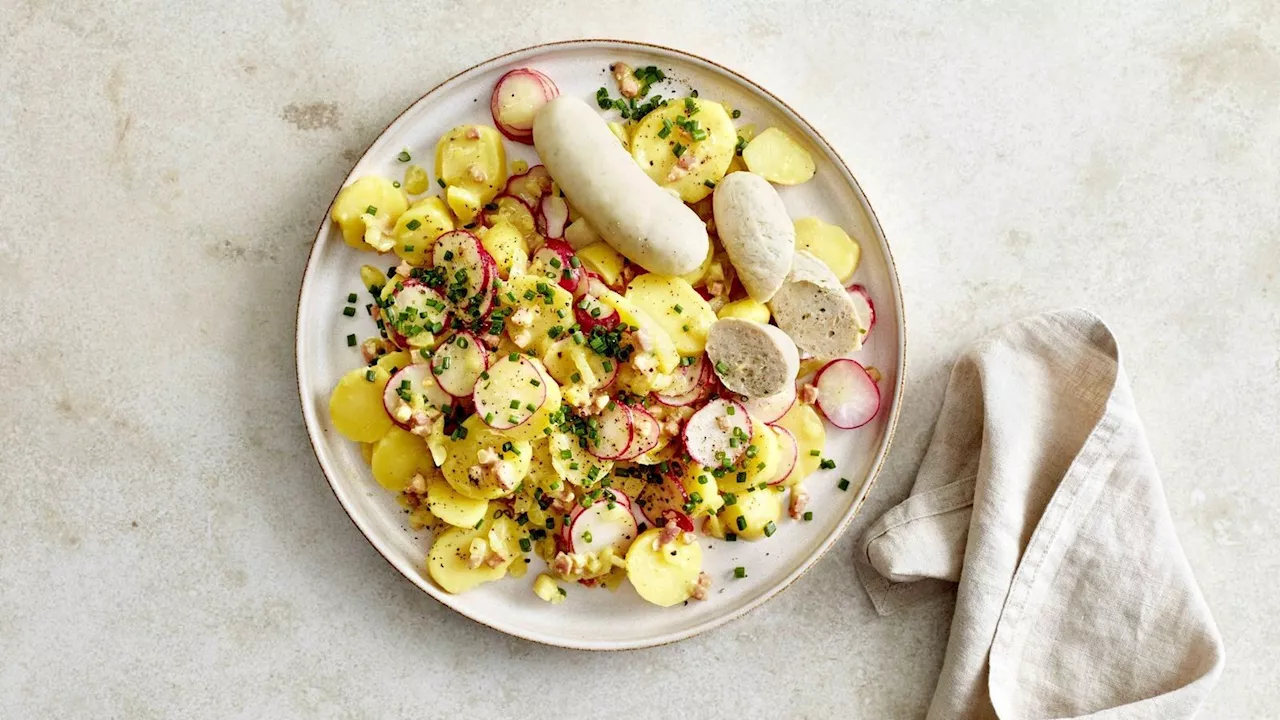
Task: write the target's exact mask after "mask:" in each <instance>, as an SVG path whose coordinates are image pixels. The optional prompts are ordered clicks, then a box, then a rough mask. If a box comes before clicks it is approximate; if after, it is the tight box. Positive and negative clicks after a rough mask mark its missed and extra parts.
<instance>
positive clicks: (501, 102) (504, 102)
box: [489, 68, 560, 145]
mask: <svg viewBox="0 0 1280 720" xmlns="http://www.w3.org/2000/svg"><path fill="white" fill-rule="evenodd" d="M559 94H560V91H559V89H558V88H556V84H555V83H554V82H552V81H551V79H550V78H548V77H547V76H546V75H543V74H542V73H540V72H538V71H537V70H533V69H530V68H519V69H517V70H512V71H511V72H508V73H507V74H506V75H503V76H502V77H501V78H499V79H498V83H497V84H496V85H495V86H494V88H493V95H491V96H490V98H489V112H490V114H492V115H493V124H494V125H496V126H497V127H498V130H499V131H501V132H502V134H503V135H506V136H507V138H508V139H511V140H514V141H516V142H521V143H524V144H526V145H532V144H533V116H534V115H536V114H537V113H538V110H539V109H540V108H541V107H542V106H543V105H546V104H547V102H548V101H550V100H551V99H552V98H554V97H556V96H557V95H559Z"/></svg>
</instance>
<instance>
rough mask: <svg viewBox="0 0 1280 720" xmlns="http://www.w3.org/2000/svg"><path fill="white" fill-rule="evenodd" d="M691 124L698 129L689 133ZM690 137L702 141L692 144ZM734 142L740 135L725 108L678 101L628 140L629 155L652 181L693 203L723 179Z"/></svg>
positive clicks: (658, 112)
mask: <svg viewBox="0 0 1280 720" xmlns="http://www.w3.org/2000/svg"><path fill="white" fill-rule="evenodd" d="M692 123H696V129H693V130H692V132H691V129H692V128H694V127H695V126H694V125H692ZM694 133H697V134H698V136H699V137H701V138H702V139H700V140H695V139H694V137H695V135H694ZM702 133H705V136H702V135H701V134H702ZM737 142H738V133H737V131H736V130H735V129H734V127H733V121H732V120H730V119H729V114H728V113H726V112H725V111H724V106H723V105H721V104H720V103H716V102H707V101H704V100H699V99H697V98H678V99H673V100H671V101H670V102H668V103H667V105H665V106H663V107H660V108H658V109H657V110H654V111H653V112H651V113H649V114H648V115H646V116H645V117H644V119H643V120H641V121H640V124H639V125H637V126H636V128H635V131H634V132H633V133H632V135H631V156H632V157H633V158H635V161H636V163H637V164H638V165H640V168H641V169H642V170H644V171H645V173H647V174H648V175H649V177H651V178H653V181H654V182H656V183H658V184H659V185H661V186H662V187H665V188H669V189H671V190H675V191H676V192H677V193H679V195H680V199H681V200H684V201H685V202H688V203H693V202H697V201H699V200H701V199H702V198H704V197H706V196H707V195H709V194H710V193H711V190H712V188H713V187H714V185H715V183H717V182H719V181H720V179H721V178H723V177H724V175H725V171H727V170H728V169H729V163H730V162H731V161H732V160H733V155H734V146H735V145H737ZM682 165H688V167H682ZM708 183H710V184H708Z"/></svg>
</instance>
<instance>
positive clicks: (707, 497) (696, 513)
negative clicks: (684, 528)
mask: <svg viewBox="0 0 1280 720" xmlns="http://www.w3.org/2000/svg"><path fill="white" fill-rule="evenodd" d="M683 467H684V473H683V474H681V476H680V484H681V485H683V486H684V492H685V494H686V495H688V496H689V502H690V503H692V508H691V509H689V510H686V511H685V514H686V515H688V516H689V517H692V518H694V519H697V518H700V517H705V516H708V515H715V514H716V513H717V512H719V510H720V508H721V507H723V506H724V498H722V497H720V489H719V484H718V482H717V481H716V478H715V476H714V475H712V474H711V473H710V472H708V471H707V469H706V468H704V467H702V466H701V465H699V464H698V463H696V462H693V461H692V460H691V461H689V462H686V463H684V464H683ZM725 479H732V476H730V475H725V476H724V478H722V479H721V482H723V480H725Z"/></svg>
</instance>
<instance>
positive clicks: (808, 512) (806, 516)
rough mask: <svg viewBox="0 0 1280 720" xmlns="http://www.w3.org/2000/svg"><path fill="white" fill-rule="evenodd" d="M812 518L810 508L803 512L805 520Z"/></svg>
mask: <svg viewBox="0 0 1280 720" xmlns="http://www.w3.org/2000/svg"><path fill="white" fill-rule="evenodd" d="M812 519H813V511H811V510H810V511H807V512H805V514H804V520H805V522H809V521H810V520H812Z"/></svg>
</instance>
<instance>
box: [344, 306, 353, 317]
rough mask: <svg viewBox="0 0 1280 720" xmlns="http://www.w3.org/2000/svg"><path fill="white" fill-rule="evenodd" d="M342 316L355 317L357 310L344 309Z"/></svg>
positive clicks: (351, 308)
mask: <svg viewBox="0 0 1280 720" xmlns="http://www.w3.org/2000/svg"><path fill="white" fill-rule="evenodd" d="M342 314H343V315H346V316H347V317H355V314H356V309H355V308H353V307H346V308H343V309H342Z"/></svg>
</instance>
